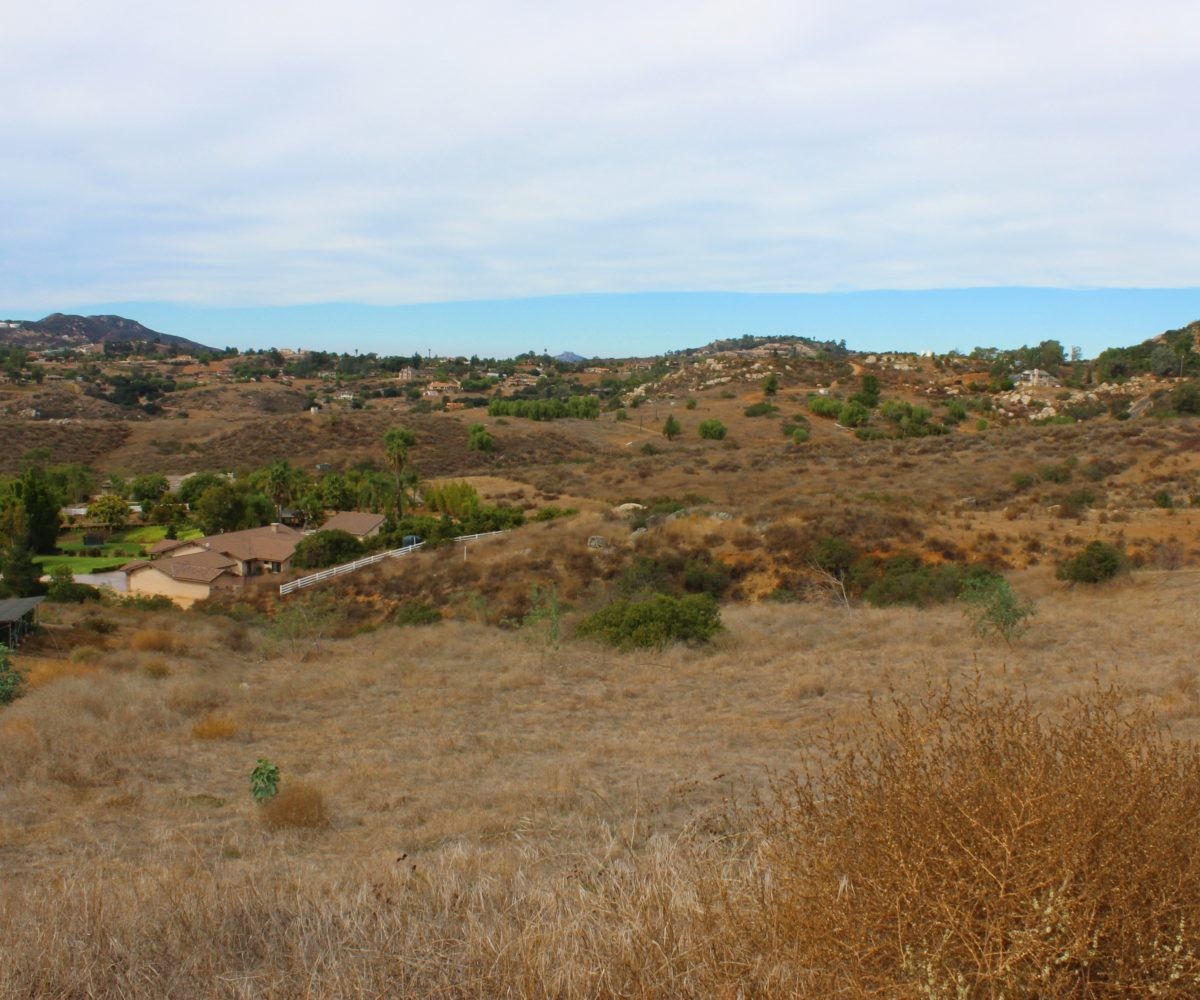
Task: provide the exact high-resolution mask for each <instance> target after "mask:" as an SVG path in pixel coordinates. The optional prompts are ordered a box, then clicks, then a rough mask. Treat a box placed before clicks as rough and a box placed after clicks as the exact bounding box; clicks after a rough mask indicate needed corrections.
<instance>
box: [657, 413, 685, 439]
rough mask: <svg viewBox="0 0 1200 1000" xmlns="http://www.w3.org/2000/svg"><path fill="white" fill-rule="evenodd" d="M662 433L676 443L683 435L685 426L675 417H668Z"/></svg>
mask: <svg viewBox="0 0 1200 1000" xmlns="http://www.w3.org/2000/svg"><path fill="white" fill-rule="evenodd" d="M662 432H663V435H664V436H665V437H666V439H667V440H668V441H674V440H675V439H676V438H677V437H679V435H680V434H682V433H683V426H682V425H681V424H680V423H679V421H678V420H676V419H675V418H674V417H673V416H672V417H667V420H666V423H664V424H663V431H662Z"/></svg>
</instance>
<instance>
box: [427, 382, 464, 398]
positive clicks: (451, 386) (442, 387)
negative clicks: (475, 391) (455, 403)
mask: <svg viewBox="0 0 1200 1000" xmlns="http://www.w3.org/2000/svg"><path fill="white" fill-rule="evenodd" d="M461 390H462V384H461V383H459V382H455V381H454V380H453V379H451V380H450V381H448V382H430V383H429V385H427V386H426V387H425V395H426V396H448V395H449V394H450V393H452V392H460V391H461Z"/></svg>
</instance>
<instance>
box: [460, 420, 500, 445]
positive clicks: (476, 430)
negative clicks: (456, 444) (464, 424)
mask: <svg viewBox="0 0 1200 1000" xmlns="http://www.w3.org/2000/svg"><path fill="white" fill-rule="evenodd" d="M495 446H496V442H495V441H494V440H493V438H492V436H491V434H489V433H488V429H487V428H486V427H484V426H483V424H471V426H470V427H468V428H467V450H468V451H491V450H492V449H493V448H494V447H495Z"/></svg>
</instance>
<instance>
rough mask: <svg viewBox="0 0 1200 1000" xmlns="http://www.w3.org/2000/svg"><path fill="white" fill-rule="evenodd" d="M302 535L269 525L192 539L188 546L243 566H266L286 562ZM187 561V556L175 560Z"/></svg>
mask: <svg viewBox="0 0 1200 1000" xmlns="http://www.w3.org/2000/svg"><path fill="white" fill-rule="evenodd" d="M303 537H304V533H303V532H301V531H297V530H296V529H295V528H289V527H288V526H287V525H286V524H269V525H267V526H266V527H265V528H247V529H246V530H245V531H228V532H226V533H225V534H223V535H207V536H205V537H204V538H194V539H192V541H191V542H190V543H189V544H191V545H200V546H203V547H204V548H206V549H209V550H211V551H213V552H220V553H221V554H222V555H226V556H232V557H233V558H234V559H239V560H241V561H242V562H245V561H246V560H249V559H262V560H265V561H267V562H287V560H289V559H291V558H292V556H293V555H295V553H296V545H297V544H298V543H299V541H300V539H302V538H303ZM175 558H177V559H190V558H192V557H191V556H176V557H175Z"/></svg>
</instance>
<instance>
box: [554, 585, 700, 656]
mask: <svg viewBox="0 0 1200 1000" xmlns="http://www.w3.org/2000/svg"><path fill="white" fill-rule="evenodd" d="M722 628H723V626H722V625H721V612H720V609H719V608H718V607H717V602H716V601H715V600H714V599H713V598H712V597H710V596H709V595H708V594H690V595H688V596H686V597H672V596H671V595H669V594H653V595H651V596H650V597H647V598H646V599H644V600H624V599H623V600H618V601H613V602H612V603H611V604H609V605H607V606H605V607H603V608H601V609H600V610H599V611H597V612H595V613H594V614H591V615H588V616H587V617H586V618H585V619H583V621H581V622H580V623H579V626H578V628H576V630H575V634H576V636H579V637H581V638H594V639H599V640H600V641H601V642H606V643H608V644H609V645H611V646H616V647H618V648H620V649H635V648H649V647H662V646H667V645H670V644H671V643H675V642H695V643H702V642H708V641H710V640H711V639H712V638H713V636H715V635H716V634H717V633H718V632H720V631H721V629H722Z"/></svg>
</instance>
